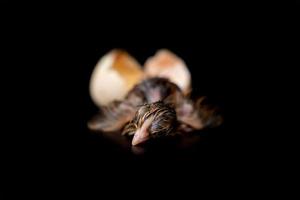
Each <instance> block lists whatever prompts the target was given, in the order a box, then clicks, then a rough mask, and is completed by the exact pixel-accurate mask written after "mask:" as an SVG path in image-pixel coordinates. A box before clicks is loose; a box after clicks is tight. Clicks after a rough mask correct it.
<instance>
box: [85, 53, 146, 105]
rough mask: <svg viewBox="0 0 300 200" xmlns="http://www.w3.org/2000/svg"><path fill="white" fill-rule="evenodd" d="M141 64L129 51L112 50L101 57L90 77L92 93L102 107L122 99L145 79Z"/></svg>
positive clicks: (96, 102) (95, 100)
mask: <svg viewBox="0 0 300 200" xmlns="http://www.w3.org/2000/svg"><path fill="white" fill-rule="evenodd" d="M143 74H144V73H143V70H142V67H141V65H140V64H139V63H138V62H137V61H136V60H135V59H134V58H133V57H132V56H130V55H129V54H128V53H127V52H125V51H123V50H118V49H115V50H112V51H110V52H108V53H107V54H106V55H104V56H103V57H102V58H100V60H99V62H98V63H97V64H96V66H95V68H94V71H93V73H92V76H91V79H90V95H91V98H92V100H93V101H94V103H95V104H96V105H97V106H99V107H101V106H105V105H107V104H109V103H111V102H112V101H114V100H122V99H123V98H124V97H125V96H126V94H127V93H128V92H129V90H130V89H132V88H133V86H134V85H136V84H137V83H138V82H140V81H141V80H142V79H143Z"/></svg>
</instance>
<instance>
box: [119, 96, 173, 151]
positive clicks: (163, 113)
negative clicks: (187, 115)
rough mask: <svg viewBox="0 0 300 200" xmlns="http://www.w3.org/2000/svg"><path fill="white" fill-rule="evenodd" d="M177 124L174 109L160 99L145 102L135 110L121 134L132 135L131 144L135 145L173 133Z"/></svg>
mask: <svg viewBox="0 0 300 200" xmlns="http://www.w3.org/2000/svg"><path fill="white" fill-rule="evenodd" d="M177 125H178V121H177V116H176V111H175V110H174V108H172V107H170V106H169V105H168V104H165V103H164V102H162V101H158V102H155V103H150V104H145V105H143V106H141V107H140V108H139V109H138V111H137V112H136V114H135V116H134V118H133V120H132V121H131V122H130V123H128V124H127V125H126V126H125V128H124V130H123V133H122V134H123V135H134V137H133V139H132V145H137V144H140V143H143V142H145V141H147V140H148V139H150V138H157V137H160V136H168V135H171V134H174V132H175V131H174V130H176V128H177Z"/></svg>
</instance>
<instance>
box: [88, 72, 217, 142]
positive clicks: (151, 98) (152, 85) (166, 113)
mask: <svg viewBox="0 0 300 200" xmlns="http://www.w3.org/2000/svg"><path fill="white" fill-rule="evenodd" d="M204 99H205V98H199V99H198V100H197V101H195V102H194V101H192V100H190V99H188V98H187V97H186V96H184V95H183V93H182V92H181V90H180V89H179V87H178V86H177V85H176V84H174V83H171V82H170V81H168V80H167V79H164V78H150V79H146V80H144V81H143V82H141V83H140V84H138V85H136V86H135V87H134V88H133V89H132V90H131V91H130V92H129V93H128V95H127V96H126V98H125V99H124V101H115V102H113V103H111V104H110V105H109V106H106V107H102V108H101V110H102V113H101V114H100V115H98V116H96V117H95V118H93V119H92V120H91V121H90V122H89V124H88V125H89V128H90V129H92V130H99V131H120V130H123V131H122V134H123V135H134V137H133V140H132V145H138V144H141V143H143V142H145V141H147V140H148V139H150V138H156V137H160V136H168V135H171V134H174V133H175V132H177V133H178V132H190V131H192V130H200V129H203V128H205V127H209V126H212V127H213V126H218V125H220V124H221V122H222V118H221V117H220V116H219V115H218V114H217V112H216V109H215V108H214V107H208V106H207V105H206V104H205V103H203V102H204Z"/></svg>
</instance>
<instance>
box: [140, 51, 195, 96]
mask: <svg viewBox="0 0 300 200" xmlns="http://www.w3.org/2000/svg"><path fill="white" fill-rule="evenodd" d="M145 74H146V76H147V77H164V78H167V79H169V80H170V81H171V82H173V83H175V84H177V85H178V87H179V88H180V89H181V90H182V91H183V93H184V94H188V93H189V92H190V91H191V73H190V71H189V69H188V67H187V65H186V64H185V62H184V61H183V60H182V59H181V58H179V57H178V56H177V55H175V54H174V53H172V52H171V51H169V50H166V49H161V50H159V51H157V53H156V54H155V55H154V56H153V57H150V58H148V59H147V60H146V62H145Z"/></svg>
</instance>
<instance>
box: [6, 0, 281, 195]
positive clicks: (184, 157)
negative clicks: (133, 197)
mask: <svg viewBox="0 0 300 200" xmlns="http://www.w3.org/2000/svg"><path fill="white" fill-rule="evenodd" d="M174 4H176V3H174ZM127 6H128V5H127ZM140 6H141V8H135V7H131V8H130V9H127V8H128V7H125V6H124V5H122V4H118V6H116V7H115V6H114V5H106V4H103V5H99V6H95V7H94V8H90V7H89V8H86V7H84V6H81V5H76V6H75V7H74V6H73V5H68V6H67V7H65V6H53V7H54V9H52V7H51V6H42V7H40V9H34V10H35V11H34V12H29V10H27V11H28V12H27V11H26V13H25V14H24V15H18V16H17V17H16V18H10V19H11V21H9V22H8V21H7V22H6V24H7V25H8V26H7V27H6V29H5V30H6V31H4V32H5V33H7V34H6V35H5V37H4V38H5V40H6V42H7V44H8V45H7V46H5V47H7V48H6V52H13V54H12V56H11V57H5V56H4V57H5V58H6V59H8V62H7V63H8V64H7V65H6V66H8V67H7V69H8V70H11V71H12V74H13V75H14V76H15V80H18V81H17V83H14V82H12V81H11V80H10V81H8V82H6V84H8V83H10V84H11V85H12V87H11V88H14V90H12V89H9V90H8V91H9V92H8V93H9V95H8V96H9V97H15V96H16V97H18V98H11V99H9V101H10V103H12V104H13V106H12V107H9V114H8V115H7V118H8V119H9V120H8V121H9V122H10V123H11V124H9V129H8V131H7V132H6V133H7V134H5V135H7V136H9V137H10V139H9V141H11V142H10V143H9V145H7V146H5V152H7V154H6V155H7V157H8V163H9V164H11V165H9V168H10V170H11V172H10V173H9V175H10V180H11V181H10V184H8V185H12V186H13V188H16V183H17V185H18V186H20V187H22V186H24V185H27V186H28V187H29V188H31V189H29V190H27V193H29V194H35V193H36V191H37V190H40V191H41V193H44V194H45V192H43V191H46V193H47V194H53V193H55V192H56V191H57V190H59V191H63V192H64V193H66V194H67V195H70V194H75V195H74V196H76V194H77V192H74V189H75V188H76V189H77V188H80V189H82V188H84V187H85V186H86V187H88V188H89V190H90V192H91V193H93V192H96V193H97V191H98V190H99V188H105V189H106V188H118V189H119V188H123V187H124V188H126V189H127V192H125V193H124V194H127V193H129V194H132V192H131V191H135V190H142V191H143V190H144V189H145V187H146V186H145V185H147V187H146V189H145V190H146V191H147V190H148V189H149V188H150V189H149V190H151V191H153V190H154V191H156V190H157V191H161V190H162V191H165V190H167V191H170V190H169V188H171V189H172V190H173V191H174V190H176V189H177V192H178V191H181V189H183V188H185V189H187V191H189V190H193V191H196V193H197V194H198V195H199V194H200V193H201V192H199V190H201V187H202V185H201V184H200V182H204V185H206V186H208V187H210V186H211V187H212V188H216V182H217V185H219V186H221V187H222V186H224V185H226V184H228V182H229V181H231V180H232V179H234V180H233V182H234V183H239V181H245V180H248V178H249V177H251V176H252V175H255V172H256V170H257V169H260V168H259V165H257V164H256V163H255V162H252V161H253V159H256V158H257V157H255V155H251V153H253V152H255V151H257V150H256V146H255V145H254V143H252V139H253V138H255V140H258V141H259V140H260V138H261V136H260V132H257V131H253V130H252V128H253V127H252V126H251V125H252V124H255V123H256V118H253V117H252V116H257V113H259V112H260V111H258V110H257V108H256V106H254V105H253V102H255V101H260V100H261V97H257V96H258V95H257V94H258V90H254V89H252V86H253V85H255V84H257V83H259V81H261V79H264V78H265V77H266V76H264V75H265V74H266V73H265V72H267V73H268V72H269V70H268V69H267V67H268V66H269V65H268V62H269V61H270V60H272V59H273V61H274V60H275V58H274V57H272V56H270V54H271V53H270V52H271V51H270V50H271V49H273V47H276V45H277V44H278V43H274V42H273V41H274V40H273V38H272V33H273V32H271V33H270V32H268V31H266V30H267V29H268V28H269V26H270V25H272V23H273V20H274V18H275V21H276V20H277V19H281V18H280V17H279V18H276V17H272V16H271V15H268V14H266V16H265V13H266V10H270V9H271V8H270V7H268V6H267V7H266V9H262V10H259V9H258V10H255V13H253V12H254V10H253V9H252V8H253V7H256V6H255V5H249V4H247V3H245V4H243V5H236V4H234V5H232V4H226V5H224V4H223V5H221V4H217V3H211V4H210V5H192V4H189V6H187V5H179V4H176V5H174V7H171V8H170V7H169V4H168V5H162V4H159V5H157V4H152V5H140ZM147 6H148V7H147ZM146 7H147V8H146ZM106 8H107V9H106ZM258 8H259V7H258ZM279 14H280V13H279ZM5 16H6V18H9V17H8V16H10V15H5ZM255 16H256V17H255ZM279 21H280V20H279ZM276 22H278V21H276ZM6 24H5V25H6ZM12 28H15V29H16V30H15V29H12ZM8 30H13V31H11V32H12V33H11V32H9V31H8ZM113 48H122V49H124V50H126V51H128V52H129V53H130V54H131V55H132V56H134V57H135V58H136V59H137V60H138V61H139V62H140V63H141V64H143V63H144V61H145V60H146V59H147V58H148V57H149V56H152V55H153V54H154V53H155V52H156V51H157V50H158V49H160V48H167V49H170V50H171V51H173V52H175V53H176V54H177V55H178V56H180V57H181V58H183V59H184V61H185V62H186V63H187V65H188V67H189V68H190V70H191V73H192V84H193V95H195V96H197V95H207V96H208V97H210V98H211V99H212V101H214V102H215V103H216V104H218V105H219V106H221V107H222V108H223V112H224V118H225V123H224V125H223V126H222V127H221V128H220V129H217V130H214V131H209V132H205V133H201V134H203V138H204V139H203V140H201V141H200V142H198V143H197V144H196V145H195V146H192V147H190V148H186V149H176V147H175V148H174V147H172V146H165V147H159V148H158V149H157V150H156V151H154V152H150V153H147V154H145V155H134V154H132V152H131V151H130V149H122V148H120V147H119V146H118V145H116V144H114V143H113V142H111V141H109V140H107V139H105V138H103V137H102V136H101V135H97V134H94V133H91V132H90V131H89V130H88V129H87V127H86V123H87V121H88V120H89V119H90V117H92V116H93V115H94V114H95V113H96V112H97V108H96V107H95V106H94V105H93V103H92V101H91V99H90V97H89V91H88V87H89V78H90V75H91V73H92V70H93V68H94V66H95V64H96V63H97V61H98V60H99V58H100V57H101V56H103V55H104V54H105V53H107V52H108V51H110V50H111V49H113ZM18 62H20V63H21V65H20V64H19V63H18ZM16 66H19V67H17V68H16ZM15 71H18V73H14V72H15ZM253 75H255V79H254V80H253V77H254V76H253ZM257 75H258V76H257ZM14 91H18V92H14ZM20 96H21V97H22V98H21V99H22V100H20V98H19V97H20ZM13 108H14V109H13ZM12 109H13V110H14V111H12ZM253 112H254V115H251V116H250V113H253ZM245 121H247V122H250V123H249V124H247V125H246V126H245V124H244V122H245ZM16 122H17V123H16ZM256 130H257V129H256ZM260 130H261V129H260ZM253 135H254V136H253ZM246 169H247V170H246ZM249 169H250V170H249ZM16 180H17V181H16ZM28 180H30V181H28ZM203 180H204V181H203ZM215 180H216V181H215ZM151 181H155V185H153V184H152V183H151ZM193 181H196V182H198V184H194V183H193ZM29 182H31V183H29ZM52 182H53V184H52V185H51V184H50V185H51V187H48V186H45V185H43V184H42V183H52ZM100 184H104V185H105V186H106V187H103V186H101V187H100V186H98V185H100ZM237 185H238V184H237ZM67 186H68V187H71V188H73V189H71V190H67V189H66V188H67ZM144 186H145V187H144ZM149 186H151V187H149ZM168 186H171V187H168ZM152 187H153V188H155V189H152ZM240 187H241V188H243V186H240ZM18 188H19V187H18ZM37 188H38V189H37ZM52 188H55V189H52ZM165 188H166V189H165ZM66 191H67V192H66ZM68 191H70V193H69V192H68ZM115 191H116V190H115ZM104 193H105V190H104V189H102V190H101V192H100V196H101V195H102V194H104ZM116 193H117V192H116ZM109 194H110V195H113V194H114V193H109ZM84 195H86V193H84Z"/></svg>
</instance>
